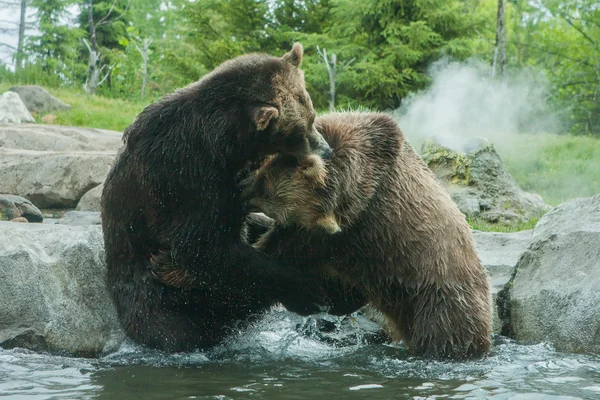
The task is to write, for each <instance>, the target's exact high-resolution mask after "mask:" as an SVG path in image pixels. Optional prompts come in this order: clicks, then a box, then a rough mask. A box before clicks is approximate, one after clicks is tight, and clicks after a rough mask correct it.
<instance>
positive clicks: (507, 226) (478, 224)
mask: <svg viewBox="0 0 600 400" xmlns="http://www.w3.org/2000/svg"><path fill="white" fill-rule="evenodd" d="M541 217H542V216H541V215H540V216H539V217H536V218H530V219H529V220H528V221H527V222H514V223H497V224H493V223H491V222H488V221H486V220H483V219H481V218H467V222H468V223H469V225H470V226H471V229H475V230H478V231H483V232H503V233H508V232H519V231H526V230H529V229H533V228H534V227H535V225H536V224H537V223H538V221H539V220H540V218H541Z"/></svg>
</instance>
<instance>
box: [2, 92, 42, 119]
mask: <svg viewBox="0 0 600 400" xmlns="http://www.w3.org/2000/svg"><path fill="white" fill-rule="evenodd" d="M0 122H12V123H17V124H20V123H22V122H34V123H35V120H34V119H33V117H32V116H31V114H30V113H29V111H28V110H27V107H26V106H25V104H23V101H22V100H21V98H20V97H19V95H18V94H16V93H13V92H6V93H4V94H3V95H2V96H0Z"/></svg>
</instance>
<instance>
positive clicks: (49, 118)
mask: <svg viewBox="0 0 600 400" xmlns="http://www.w3.org/2000/svg"><path fill="white" fill-rule="evenodd" d="M42 122H43V123H45V124H53V123H55V122H56V115H54V114H46V115H44V116H43V117H42Z"/></svg>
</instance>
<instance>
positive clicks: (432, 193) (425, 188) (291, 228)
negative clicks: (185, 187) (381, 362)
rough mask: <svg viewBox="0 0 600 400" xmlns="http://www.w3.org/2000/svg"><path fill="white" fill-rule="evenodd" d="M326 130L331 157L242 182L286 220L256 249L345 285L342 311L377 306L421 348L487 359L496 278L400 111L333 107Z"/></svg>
mask: <svg viewBox="0 0 600 400" xmlns="http://www.w3.org/2000/svg"><path fill="white" fill-rule="evenodd" d="M316 126H317V130H319V132H321V134H322V135H323V137H324V138H325V140H327V142H328V143H329V145H330V146H331V147H332V149H333V153H334V155H333V157H332V158H331V160H329V161H325V162H324V163H323V161H322V160H320V159H319V157H316V156H310V157H307V158H305V159H303V160H301V161H300V162H298V161H297V160H296V159H292V158H290V157H286V156H284V155H276V156H273V157H270V158H268V159H267V161H266V162H265V163H264V164H263V165H262V166H261V167H260V168H259V169H258V170H257V171H256V172H255V173H254V174H253V175H252V176H251V177H250V178H249V179H248V180H247V181H246V182H244V183H243V185H245V186H246V187H245V191H244V195H245V196H246V197H247V198H248V202H249V204H250V209H251V210H252V211H262V212H263V213H265V214H266V215H267V216H269V217H271V218H273V219H274V220H275V225H274V226H273V227H272V228H271V229H270V230H269V231H267V233H265V234H264V235H263V236H262V237H261V238H260V239H259V240H258V242H257V243H256V248H258V249H259V250H261V251H263V252H264V253H265V254H267V255H268V256H269V257H271V258H273V259H274V260H277V261H280V262H282V263H284V264H287V265H293V266H296V267H297V268H302V269H305V270H307V271H311V274H321V275H322V276H323V277H324V278H326V282H328V283H330V282H332V281H333V282H334V281H335V280H336V279H337V280H340V281H341V282H342V283H343V284H345V286H346V290H345V291H344V290H339V285H337V286H336V285H335V284H334V285H333V287H334V288H337V289H335V291H334V292H333V293H332V292H329V293H327V294H328V295H329V297H330V298H331V301H332V302H333V307H334V308H335V307H337V306H340V307H341V308H342V309H343V308H344V307H345V308H346V309H347V310H351V309H352V308H354V309H358V308H359V307H360V306H362V305H363V304H365V303H366V302H370V303H371V304H372V305H373V306H374V307H376V308H377V309H378V310H380V311H381V312H382V313H383V314H384V316H385V317H386V320H387V323H388V325H389V326H390V327H391V328H392V336H393V337H394V338H395V339H403V340H404V342H405V343H406V345H407V347H408V348H409V350H410V351H411V352H413V353H414V354H417V355H422V356H425V357H433V358H438V359H444V358H450V359H463V358H471V357H477V356H482V355H484V354H485V353H486V352H488V350H489V349H490V339H491V297H490V284H489V280H488V276H487V273H486V271H485V269H484V268H483V267H482V266H481V264H480V262H479V259H478V256H477V253H476V252H475V247H474V242H473V237H472V234H471V230H470V228H469V225H468V224H467V223H466V220H465V217H464V216H463V214H461V212H460V211H459V210H458V208H457V207H456V205H455V204H454V202H453V201H452V200H451V198H450V196H449V195H448V194H447V193H446V192H445V191H444V189H443V188H442V187H441V186H440V185H439V184H438V182H437V181H436V179H435V177H434V175H433V173H432V172H431V171H430V170H429V169H428V168H427V166H426V165H425V164H424V163H423V162H422V160H421V159H420V157H419V156H418V155H417V154H416V153H415V152H414V151H413V149H412V148H411V146H410V145H409V144H408V142H407V141H406V139H405V138H404V136H403V134H402V132H401V131H400V129H399V128H398V126H397V124H396V123H395V122H394V120H393V119H392V118H390V117H389V116H387V115H384V114H378V113H340V114H331V115H327V116H322V117H319V118H317V120H316ZM334 283H335V282H334ZM325 288H326V289H328V286H327V285H326V286H325ZM357 293H358V294H357ZM349 294H353V295H352V297H351V298H345V297H344V296H349ZM361 295H362V296H361ZM336 296H338V298H336ZM340 296H341V297H340ZM340 302H341V305H340V304H336V303H340ZM339 311H340V310H339V309H338V312H339Z"/></svg>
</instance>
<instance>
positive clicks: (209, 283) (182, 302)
mask: <svg viewBox="0 0 600 400" xmlns="http://www.w3.org/2000/svg"><path fill="white" fill-rule="evenodd" d="M301 60H302V47H301V46H300V45H294V47H293V49H292V51H290V52H289V53H287V54H286V55H284V56H283V57H282V58H276V57H271V56H267V55H260V54H252V55H246V56H242V57H239V58H236V59H234V60H230V61H228V62H225V63H224V64H223V65H221V66H220V67H219V68H217V69H216V70H215V71H213V72H211V73H210V74H208V75H207V76H205V77H204V78H203V79H201V80H200V81H198V82H196V83H194V84H191V85H190V86H188V87H186V88H184V89H181V90H179V91H177V92H175V93H174V94H172V95H170V96H167V97H165V98H164V99H162V100H161V101H159V102H157V103H155V104H151V105H149V106H148V107H147V108H146V109H145V110H143V111H142V113H141V114H140V115H139V116H138V117H137V119H136V120H135V122H134V123H133V124H132V125H130V126H129V127H128V128H127V130H126V131H125V133H124V136H123V137H124V142H125V145H124V148H123V149H122V151H121V152H120V154H119V156H118V158H117V160H116V163H115V165H114V166H113V168H112V170H111V172H110V174H109V175H108V178H107V180H106V183H105V185H104V191H103V194H102V226H103V230H104V242H105V247H106V260H107V266H108V273H107V281H108V287H109V289H110V291H111V293H112V295H113V298H114V302H115V304H116V307H117V311H118V315H119V318H120V320H121V323H122V325H123V327H124V329H125V332H126V333H127V334H128V336H129V337H131V338H132V339H134V340H135V341H136V342H138V343H141V344H145V345H147V346H150V347H155V348H159V349H164V350H168V351H184V350H192V349H196V348H200V347H205V346H210V345H213V344H215V343H218V342H219V341H220V340H222V339H223V337H224V336H225V335H227V334H228V333H229V332H230V331H231V328H233V327H234V326H235V324H237V323H238V321H247V320H248V318H249V317H251V316H253V315H256V314H258V313H261V312H262V311H264V310H265V309H267V308H268V307H270V306H271V305H272V304H273V303H275V302H277V301H280V302H282V303H283V304H284V305H285V306H286V307H289V308H290V309H291V310H293V311H296V312H299V313H304V314H307V313H311V312H315V311H317V310H319V307H320V306H319V305H318V304H321V303H323V301H324V300H323V299H322V297H321V294H320V293H319V291H315V290H313V289H312V288H311V285H313V286H314V282H313V281H311V280H310V277H307V276H306V274H305V273H304V272H303V271H300V270H298V269H294V268H287V267H285V266H282V265H280V264H279V263H278V262H276V261H273V260H271V259H268V258H267V257H265V256H264V255H263V254H262V253H260V252H258V251H257V250H255V249H254V248H252V247H251V246H248V245H247V244H244V243H242V241H241V238H240V230H241V227H242V223H243V221H244V218H245V212H244V205H243V202H242V199H241V196H240V193H239V189H238V187H237V184H238V175H239V173H240V171H241V170H243V169H244V168H245V166H246V165H247V164H249V163H252V162H256V161H257V160H260V159H262V158H263V157H264V156H265V155H266V154H272V153H274V152H282V153H285V154H288V155H293V156H296V157H304V156H307V155H310V154H321V155H326V154H328V153H330V152H331V150H330V148H329V146H328V145H327V143H326V142H325V141H324V140H323V138H322V136H321V135H320V134H319V133H318V132H317V131H316V130H315V128H314V118H315V113H314V110H313V107H312V104H311V101H310V98H309V96H308V93H307V92H306V90H305V86H304V77H303V74H302V71H301V70H300V69H299V68H298V67H299V65H300V63H301Z"/></svg>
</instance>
